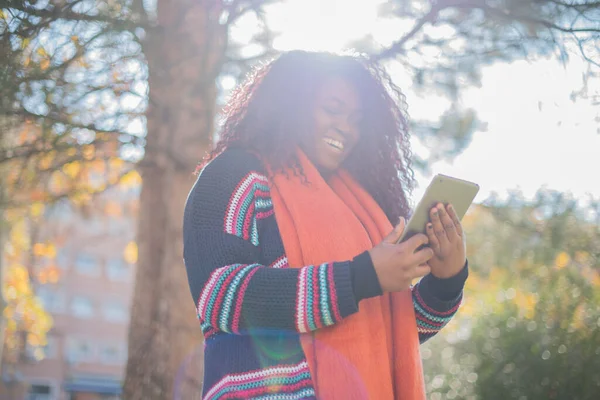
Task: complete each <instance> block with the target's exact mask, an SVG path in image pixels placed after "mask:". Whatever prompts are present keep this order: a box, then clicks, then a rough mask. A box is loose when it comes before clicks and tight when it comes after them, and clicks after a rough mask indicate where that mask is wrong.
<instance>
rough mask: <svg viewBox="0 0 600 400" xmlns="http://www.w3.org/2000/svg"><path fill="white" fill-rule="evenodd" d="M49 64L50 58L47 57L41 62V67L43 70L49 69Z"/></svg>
mask: <svg viewBox="0 0 600 400" xmlns="http://www.w3.org/2000/svg"><path fill="white" fill-rule="evenodd" d="M49 66H50V60H48V59H47V58H45V59H43V60H42V61H41V62H40V69H41V70H42V71H45V70H47V69H48V67H49Z"/></svg>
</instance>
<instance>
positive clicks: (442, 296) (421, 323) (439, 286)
mask: <svg viewBox="0 0 600 400" xmlns="http://www.w3.org/2000/svg"><path fill="white" fill-rule="evenodd" d="M468 274H469V269H468V263H467V264H465V266H464V268H463V269H462V270H461V272H459V273H458V274H457V275H456V276H453V277H451V278H448V279H439V278H436V277H435V276H433V275H431V274H429V275H427V276H425V277H424V278H423V279H421V280H420V281H419V283H417V284H416V285H415V286H413V288H412V298H413V305H414V308H415V316H416V318H417V330H418V331H419V341H420V342H421V343H425V342H426V341H427V340H429V339H431V338H432V337H434V336H435V335H436V334H437V333H438V332H439V331H441V330H442V328H443V327H444V326H446V325H447V324H448V323H449V322H450V321H451V320H452V317H454V315H455V314H456V312H457V311H458V309H459V307H460V304H461V302H462V297H463V287H464V284H465V282H466V280H467V277H468Z"/></svg>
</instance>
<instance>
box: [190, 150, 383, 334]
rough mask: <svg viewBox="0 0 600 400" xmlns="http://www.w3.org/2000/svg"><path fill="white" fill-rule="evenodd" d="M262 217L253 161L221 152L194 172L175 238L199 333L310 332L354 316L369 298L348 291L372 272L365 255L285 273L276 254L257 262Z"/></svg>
mask: <svg viewBox="0 0 600 400" xmlns="http://www.w3.org/2000/svg"><path fill="white" fill-rule="evenodd" d="M267 218H271V219H273V221H272V222H273V223H275V221H274V217H273V215H272V204H271V200H270V196H269V186H268V182H267V178H266V177H265V175H264V174H263V172H262V171H261V166H260V164H257V163H256V162H255V161H253V160H252V159H249V158H248V157H247V156H246V157H245V158H244V155H243V154H241V155H240V154H237V155H232V154H222V155H221V156H219V157H217V159H215V160H214V161H213V162H212V163H211V164H209V165H208V166H207V167H206V168H205V169H204V170H203V171H202V172H201V175H200V177H199V178H198V180H197V182H196V184H195V185H194V188H193V189H192V191H191V192H190V195H189V196H188V200H187V204H186V209H185V214H184V234H183V236H184V261H185V266H186V270H187V274H188V281H189V284H190V290H191V293H192V296H193V298H194V301H195V303H196V309H197V313H198V317H199V319H200V321H201V326H202V330H203V331H204V332H205V335H207V333H210V332H214V331H221V332H228V333H234V334H245V333H248V332H251V331H252V332H256V331H266V332H268V331H272V330H289V331H295V332H308V331H314V330H316V329H319V328H323V327H326V326H330V325H333V324H335V323H336V322H339V321H340V320H342V319H343V318H345V317H347V316H349V315H351V314H353V313H355V312H357V311H358V302H359V301H360V299H361V298H362V297H360V296H363V297H364V296H372V295H376V294H372V293H366V294H365V293H358V295H356V294H355V291H354V289H353V277H354V276H360V274H361V273H362V274H363V276H364V274H365V273H364V272H361V271H364V270H366V271H367V273H368V271H369V270H370V269H372V268H373V267H372V264H371V263H370V257H369V256H368V254H366V253H364V254H361V255H359V256H358V257H356V258H355V259H353V260H348V261H345V262H330V263H324V264H322V265H310V266H305V267H302V268H289V267H288V265H287V262H286V259H285V255H282V257H280V258H279V259H277V260H276V261H275V262H273V263H272V265H263V263H261V260H262V257H261V254H262V252H261V245H263V244H262V243H261V240H262V239H263V238H261V237H260V235H259V231H260V229H259V226H260V224H261V223H263V222H264V220H265V219H267ZM269 240H272V238H271V237H269ZM278 240H280V238H279V239H278ZM281 247H282V252H283V246H281Z"/></svg>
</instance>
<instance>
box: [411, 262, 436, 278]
mask: <svg viewBox="0 0 600 400" xmlns="http://www.w3.org/2000/svg"><path fill="white" fill-rule="evenodd" d="M430 272H431V267H430V266H429V265H428V264H423V265H419V266H417V267H416V268H415V269H414V270H413V273H412V279H415V278H420V277H422V276H425V275H427V274H429V273H430Z"/></svg>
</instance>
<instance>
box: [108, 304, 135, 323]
mask: <svg viewBox="0 0 600 400" xmlns="http://www.w3.org/2000/svg"><path fill="white" fill-rule="evenodd" d="M103 308H104V318H106V320H107V321H110V322H127V320H128V318H129V315H128V313H127V308H126V307H125V304H124V303H123V302H121V301H117V300H110V301H108V302H106V303H105V304H104V307H103Z"/></svg>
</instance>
